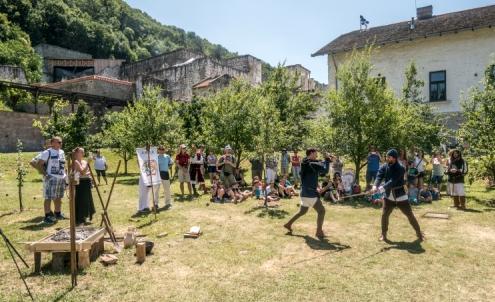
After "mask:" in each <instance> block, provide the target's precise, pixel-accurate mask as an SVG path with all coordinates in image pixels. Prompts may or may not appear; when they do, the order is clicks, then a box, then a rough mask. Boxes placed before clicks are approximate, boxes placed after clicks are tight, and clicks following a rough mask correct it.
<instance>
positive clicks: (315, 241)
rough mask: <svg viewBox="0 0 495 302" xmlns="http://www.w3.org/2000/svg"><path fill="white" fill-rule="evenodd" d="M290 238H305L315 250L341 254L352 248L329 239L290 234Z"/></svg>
mask: <svg viewBox="0 0 495 302" xmlns="http://www.w3.org/2000/svg"><path fill="white" fill-rule="evenodd" d="M288 236H292V237H299V238H304V241H305V242H306V244H307V245H308V246H309V247H310V248H311V249H313V250H326V251H335V252H340V251H343V250H346V249H349V248H351V247H350V246H349V245H346V244H341V243H340V242H330V241H328V239H327V238H321V239H319V238H314V237H311V236H308V235H294V234H288Z"/></svg>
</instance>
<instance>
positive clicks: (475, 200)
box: [469, 197, 495, 208]
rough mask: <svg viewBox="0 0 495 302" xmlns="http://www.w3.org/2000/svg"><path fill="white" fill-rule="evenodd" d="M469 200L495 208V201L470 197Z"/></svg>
mask: <svg viewBox="0 0 495 302" xmlns="http://www.w3.org/2000/svg"><path fill="white" fill-rule="evenodd" d="M469 199H470V200H473V201H474V202H476V203H477V204H480V205H483V206H485V207H490V208H495V199H481V198H478V197H470V198H469Z"/></svg>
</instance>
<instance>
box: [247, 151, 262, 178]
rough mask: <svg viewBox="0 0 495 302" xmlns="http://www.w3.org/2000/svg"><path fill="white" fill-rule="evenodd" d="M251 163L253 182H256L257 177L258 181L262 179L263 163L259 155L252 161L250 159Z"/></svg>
mask: <svg viewBox="0 0 495 302" xmlns="http://www.w3.org/2000/svg"><path fill="white" fill-rule="evenodd" d="M249 162H250V163H251V180H252V181H253V182H254V178H255V177H256V176H257V177H258V179H261V174H262V172H263V163H262V162H261V159H260V157H259V156H258V155H257V156H255V157H253V158H251V159H249Z"/></svg>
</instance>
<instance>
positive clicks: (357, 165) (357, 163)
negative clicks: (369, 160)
mask: <svg viewBox="0 0 495 302" xmlns="http://www.w3.org/2000/svg"><path fill="white" fill-rule="evenodd" d="M354 168H355V171H356V174H355V180H354V182H355V183H356V184H357V185H359V176H360V172H361V161H354Z"/></svg>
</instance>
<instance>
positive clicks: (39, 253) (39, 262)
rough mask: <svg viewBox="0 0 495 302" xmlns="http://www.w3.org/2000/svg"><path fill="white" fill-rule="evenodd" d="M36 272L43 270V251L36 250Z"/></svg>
mask: <svg viewBox="0 0 495 302" xmlns="http://www.w3.org/2000/svg"><path fill="white" fill-rule="evenodd" d="M34 272H35V273H36V274H39V272H41V252H34Z"/></svg>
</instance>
